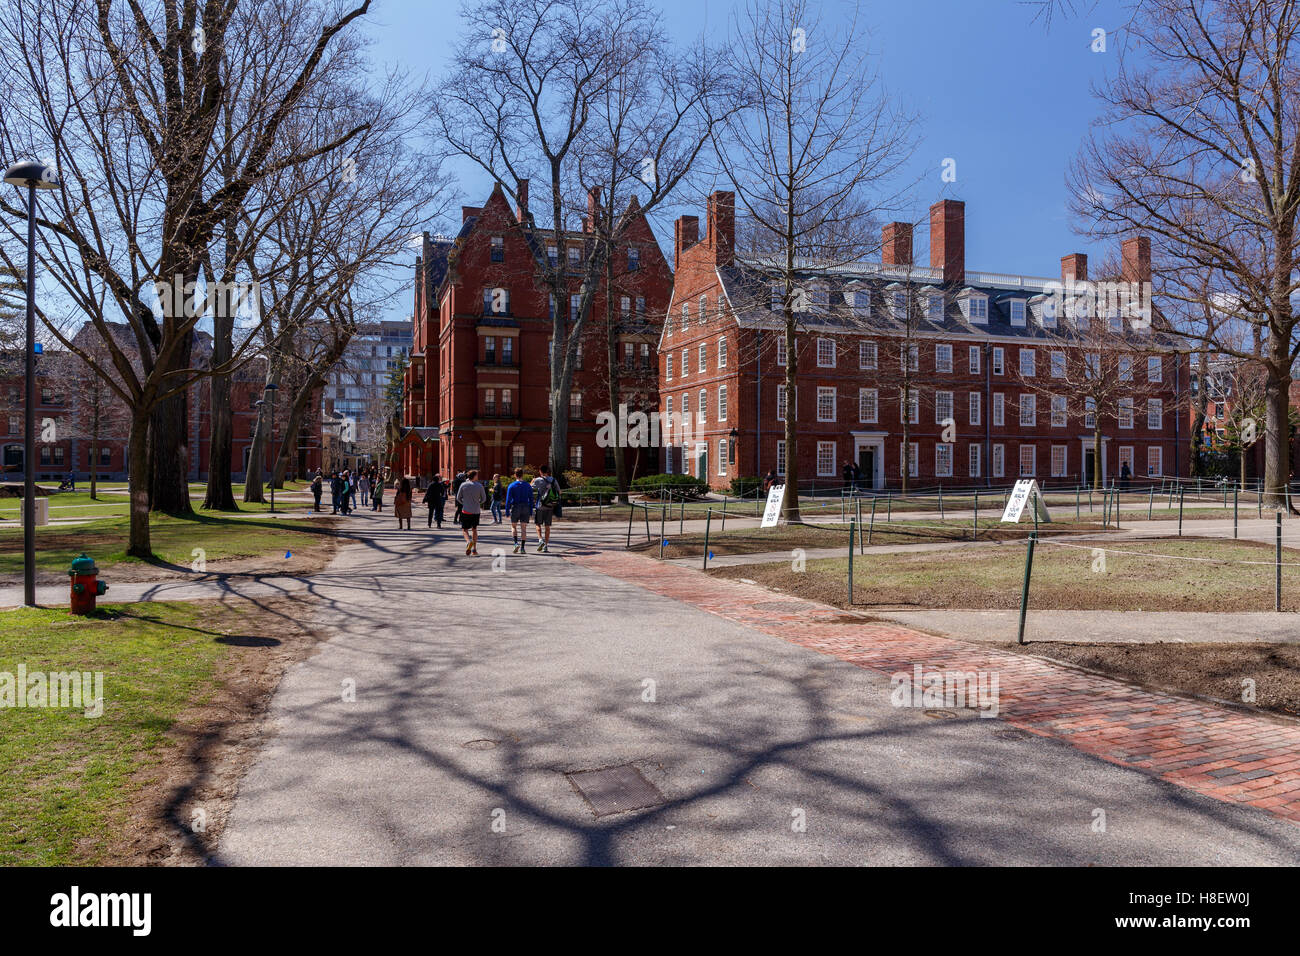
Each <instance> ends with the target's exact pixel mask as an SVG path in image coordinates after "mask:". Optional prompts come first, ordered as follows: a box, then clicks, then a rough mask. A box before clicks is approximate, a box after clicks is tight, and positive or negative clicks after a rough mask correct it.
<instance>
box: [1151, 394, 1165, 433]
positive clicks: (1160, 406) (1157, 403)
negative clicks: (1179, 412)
mask: <svg viewBox="0 0 1300 956" xmlns="http://www.w3.org/2000/svg"><path fill="white" fill-rule="evenodd" d="M1164 416H1165V403H1164V402H1163V401H1161V400H1160V399H1158V398H1148V399H1147V428H1149V429H1151V430H1152V431H1154V432H1158V431H1160V429H1161V427H1162V426H1163V424H1164Z"/></svg>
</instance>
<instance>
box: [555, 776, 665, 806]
mask: <svg viewBox="0 0 1300 956" xmlns="http://www.w3.org/2000/svg"><path fill="white" fill-rule="evenodd" d="M565 776H566V777H568V778H569V783H571V784H573V786H574V788H575V789H576V790H577V791H578V793H580V794H582V797H583V799H584V800H586V801H587V803H588V804H589V805H590V806H591V809H592V810H593V811H594V812H595V814H596V816H598V817H607V816H609V815H611V814H614V813H626V812H627V811H628V810H644V809H646V808H647V807H658V806H662V805H663V804H665V803H667V802H668V801H667V800H666V799H665V798H664V795H663V794H662V793H660V792H659V790H658V788H656V787H655V785H654V784H652V783H651V782H650V781H649V780H647V779H646V778H645V777H643V776H641V771H640V770H637V769H636V767H634V766H632V765H631V764H630V763H629V764H623V765H622V766H621V767H606V768H604V769H602V770H578V771H575V772H574V773H569V774H565Z"/></svg>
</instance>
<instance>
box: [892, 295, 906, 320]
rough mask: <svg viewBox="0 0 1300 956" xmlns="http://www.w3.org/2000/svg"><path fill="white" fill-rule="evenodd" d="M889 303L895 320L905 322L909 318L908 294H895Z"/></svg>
mask: <svg viewBox="0 0 1300 956" xmlns="http://www.w3.org/2000/svg"><path fill="white" fill-rule="evenodd" d="M889 302H890V308H891V309H892V310H893V313H894V318H896V319H903V320H905V319H906V318H907V293H906V292H895V293H893V294H892V295H890V297H889Z"/></svg>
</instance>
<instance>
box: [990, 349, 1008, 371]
mask: <svg viewBox="0 0 1300 956" xmlns="http://www.w3.org/2000/svg"><path fill="white" fill-rule="evenodd" d="M1006 354H1007V353H1006V350H1005V349H1003V348H1002V346H1000V345H995V346H993V374H994V375H1001V374H1002V373H1003V372H1004V371H1005V370H1006Z"/></svg>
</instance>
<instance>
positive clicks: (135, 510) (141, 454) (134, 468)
mask: <svg viewBox="0 0 1300 956" xmlns="http://www.w3.org/2000/svg"><path fill="white" fill-rule="evenodd" d="M149 421H150V416H149V415H148V413H145V414H143V415H142V414H140V413H138V412H137V413H136V414H135V415H134V416H132V419H131V435H130V437H129V438H128V439H127V471H128V474H127V479H128V481H127V493H128V496H129V497H130V499H131V512H130V513H131V527H130V535H129V540H128V544H127V549H126V553H127V554H129V555H131V556H132V557H134V558H152V557H153V546H152V544H151V543H150V540H149V477H150V469H149Z"/></svg>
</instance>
